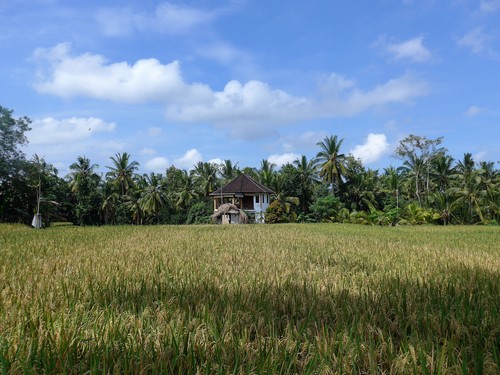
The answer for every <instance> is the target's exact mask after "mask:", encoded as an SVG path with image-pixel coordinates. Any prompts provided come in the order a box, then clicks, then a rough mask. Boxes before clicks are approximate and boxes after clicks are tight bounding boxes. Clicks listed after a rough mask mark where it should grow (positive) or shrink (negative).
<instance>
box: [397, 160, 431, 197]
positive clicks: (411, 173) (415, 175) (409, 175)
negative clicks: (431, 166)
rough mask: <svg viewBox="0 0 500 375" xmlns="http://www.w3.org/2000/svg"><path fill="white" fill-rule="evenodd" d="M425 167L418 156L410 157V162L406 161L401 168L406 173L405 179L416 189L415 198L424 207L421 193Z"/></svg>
mask: <svg viewBox="0 0 500 375" xmlns="http://www.w3.org/2000/svg"><path fill="white" fill-rule="evenodd" d="M424 167H425V163H424V161H423V160H422V158H420V157H418V156H417V155H416V154H411V155H409V156H408V160H405V161H404V163H403V165H402V166H401V170H402V171H404V177H405V178H406V180H407V181H408V183H409V185H410V186H413V187H414V189H415V197H416V198H417V200H418V203H419V205H422V196H421V194H420V193H421V191H422V185H423V175H424Z"/></svg>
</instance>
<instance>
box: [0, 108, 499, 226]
mask: <svg viewBox="0 0 500 375" xmlns="http://www.w3.org/2000/svg"><path fill="white" fill-rule="evenodd" d="M29 126H30V120H29V119H28V118H26V117H23V118H19V119H15V118H14V117H13V116H12V111H11V110H8V109H6V108H3V107H1V106H0V132H1V133H0V135H1V136H2V144H1V146H0V182H1V185H0V221H3V222H25V223H31V220H32V218H33V215H34V214H35V213H37V212H40V214H41V216H42V219H43V222H44V223H45V224H48V223H50V222H53V221H68V222H72V223H74V224H77V225H106V224H107V225H117V224H137V225H140V224H191V223H207V222H209V220H210V215H211V214H212V213H213V203H212V200H211V198H210V196H209V194H210V193H211V192H213V191H215V190H216V189H217V188H219V187H220V186H222V185H224V184H226V183H227V182H229V181H231V180H232V179H234V178H235V177H237V176H238V175H239V174H240V173H246V174H247V175H249V176H251V177H252V178H254V179H256V180H258V181H260V182H261V183H262V184H264V185H266V186H268V187H269V188H271V189H272V190H273V191H274V192H275V194H274V195H273V201H272V203H271V205H270V207H269V208H268V210H267V212H266V221H267V222H270V223H284V222H346V223H359V224H372V225H396V224H430V223H433V224H441V225H448V224H497V223H499V222H500V177H499V176H500V171H499V169H498V165H496V164H495V163H494V162H485V161H481V162H476V161H475V160H474V159H473V156H472V155H471V154H470V153H465V154H464V155H463V158H461V159H460V160H455V159H453V157H452V156H450V155H449V154H448V151H447V150H446V148H444V147H443V145H442V143H443V139H442V138H437V139H429V138H426V137H423V136H416V135H410V136H408V137H406V138H405V139H403V140H401V141H400V143H399V146H398V147H397V149H396V151H395V157H396V158H398V159H399V160H400V164H401V165H400V166H399V167H398V168H396V167H388V168H384V169H383V170H382V171H379V170H373V169H370V168H366V167H365V166H364V165H363V163H362V162H361V161H360V160H359V159H356V158H354V157H353V156H352V155H346V154H344V153H343V152H342V143H343V139H339V138H338V137H337V136H335V135H332V136H328V137H325V138H324V139H323V140H322V141H319V142H318V143H317V154H316V157H314V158H312V159H308V158H307V157H306V156H305V155H302V156H301V157H299V158H298V159H297V160H295V161H294V162H292V163H288V164H286V165H283V166H281V167H279V168H278V166H277V165H275V164H273V163H271V162H269V161H268V160H262V161H261V163H260V165H259V167H258V168H253V167H240V166H239V165H238V163H235V162H233V161H232V160H224V161H223V162H222V163H220V164H216V163H209V162H199V163H197V164H196V165H194V166H193V168H192V169H191V170H189V171H188V170H183V169H178V168H176V167H175V166H172V167H170V168H168V169H167V170H166V171H165V173H149V174H141V173H139V163H137V162H136V161H134V160H133V159H132V157H131V155H130V154H129V153H127V152H123V153H118V154H116V155H114V156H113V157H111V158H110V159H109V164H108V165H106V166H105V167H104V172H99V166H98V165H96V164H93V163H92V162H91V161H90V160H89V159H88V158H87V157H85V156H78V157H77V158H76V160H75V162H74V163H73V164H72V165H71V166H70V173H69V174H68V175H67V176H65V177H64V178H61V177H59V175H58V171H57V170H56V168H54V166H52V165H51V164H49V163H47V162H46V161H45V160H44V158H41V157H39V156H38V155H34V156H33V157H32V158H31V159H26V158H25V155H23V153H22V152H21V151H20V150H19V149H20V147H21V146H23V145H24V144H26V142H27V139H26V137H25V132H27V131H29V130H30V128H29Z"/></svg>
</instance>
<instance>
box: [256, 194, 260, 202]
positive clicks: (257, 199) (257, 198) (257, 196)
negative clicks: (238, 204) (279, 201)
mask: <svg viewBox="0 0 500 375" xmlns="http://www.w3.org/2000/svg"><path fill="white" fill-rule="evenodd" d="M259 197H260V194H257V195H256V196H255V203H259Z"/></svg>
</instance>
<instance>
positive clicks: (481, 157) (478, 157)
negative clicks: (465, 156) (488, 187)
mask: <svg viewBox="0 0 500 375" xmlns="http://www.w3.org/2000/svg"><path fill="white" fill-rule="evenodd" d="M487 156H488V151H479V152H478V153H477V154H474V155H473V156H472V158H473V159H474V161H476V162H481V161H487V160H488V159H487Z"/></svg>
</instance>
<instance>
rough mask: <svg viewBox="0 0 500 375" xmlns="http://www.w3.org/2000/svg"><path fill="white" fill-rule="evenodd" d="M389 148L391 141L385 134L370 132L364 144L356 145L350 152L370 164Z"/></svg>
mask: <svg viewBox="0 0 500 375" xmlns="http://www.w3.org/2000/svg"><path fill="white" fill-rule="evenodd" d="M388 150H389V143H388V142H387V137H386V136H385V134H373V133H370V134H368V137H366V139H365V142H364V143H363V144H362V145H357V146H356V147H354V148H353V149H352V150H351V151H350V153H351V154H352V155H353V156H354V157H355V158H359V159H361V160H362V161H363V163H366V164H370V163H373V162H376V161H377V160H378V159H379V158H380V157H381V156H382V155H384V154H385V153H387V152H388Z"/></svg>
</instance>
